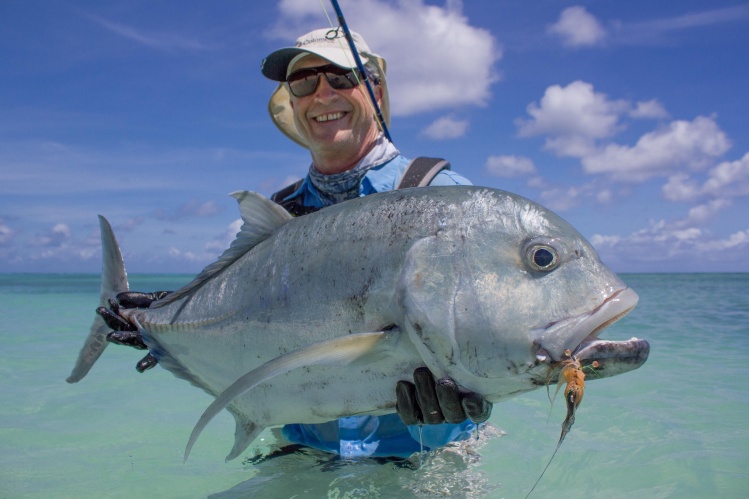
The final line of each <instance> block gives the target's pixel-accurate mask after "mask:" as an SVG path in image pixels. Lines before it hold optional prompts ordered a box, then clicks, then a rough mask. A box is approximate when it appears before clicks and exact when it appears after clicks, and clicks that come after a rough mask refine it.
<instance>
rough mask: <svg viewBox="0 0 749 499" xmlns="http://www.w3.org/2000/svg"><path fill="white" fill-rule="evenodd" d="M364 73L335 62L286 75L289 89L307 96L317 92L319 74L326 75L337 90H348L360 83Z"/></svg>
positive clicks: (297, 95) (300, 95)
mask: <svg viewBox="0 0 749 499" xmlns="http://www.w3.org/2000/svg"><path fill="white" fill-rule="evenodd" d="M357 74H358V75H359V77H360V78H363V75H362V74H361V73H360V72H359V71H358V70H356V69H349V68H342V67H340V66H336V65H335V64H328V65H326V66H319V67H316V68H303V69H300V70H298V71H294V72H293V73H291V74H290V75H289V76H287V77H286V84H287V85H288V86H289V91H290V92H291V94H292V95H294V96H295V97H307V96H308V95H312V94H313V93H315V90H316V89H317V84H318V82H319V81H320V78H319V77H318V76H319V75H325V79H326V80H328V84H330V86H331V87H333V88H334V89H336V90H348V89H351V88H354V87H355V86H357V85H358V84H359V81H360V80H359V79H358V78H357Z"/></svg>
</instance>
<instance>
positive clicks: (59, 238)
mask: <svg viewBox="0 0 749 499" xmlns="http://www.w3.org/2000/svg"><path fill="white" fill-rule="evenodd" d="M71 238H72V233H71V231H70V227H69V226H68V225H67V224H64V223H58V224H55V225H54V226H53V227H52V228H51V229H50V230H49V231H48V232H47V233H46V234H43V235H39V236H37V237H34V238H32V239H31V240H30V241H29V243H30V244H31V246H45V247H52V248H55V247H60V246H63V245H64V244H66V243H67V242H69V241H70V240H71Z"/></svg>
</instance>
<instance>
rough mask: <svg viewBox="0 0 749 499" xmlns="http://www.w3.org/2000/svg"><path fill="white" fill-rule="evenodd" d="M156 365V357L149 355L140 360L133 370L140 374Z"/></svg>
mask: <svg viewBox="0 0 749 499" xmlns="http://www.w3.org/2000/svg"><path fill="white" fill-rule="evenodd" d="M158 363H159V361H158V360H157V359H156V357H154V356H153V355H151V354H150V353H149V354H148V355H146V356H145V357H143V358H142V359H140V361H139V362H138V363H137V364H136V365H135V370H136V371H138V372H139V373H142V372H144V371H148V370H149V369H151V368H152V367H154V366H155V365H156V364H158Z"/></svg>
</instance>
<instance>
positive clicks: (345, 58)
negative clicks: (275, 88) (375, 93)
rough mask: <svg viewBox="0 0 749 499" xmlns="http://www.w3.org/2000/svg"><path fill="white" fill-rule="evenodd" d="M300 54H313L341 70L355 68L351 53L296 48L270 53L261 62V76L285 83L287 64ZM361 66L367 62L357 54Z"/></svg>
mask: <svg viewBox="0 0 749 499" xmlns="http://www.w3.org/2000/svg"><path fill="white" fill-rule="evenodd" d="M302 53H307V54H313V55H317V56H320V57H322V58H323V59H326V60H328V61H330V62H332V63H333V64H335V65H336V66H340V67H342V68H355V67H356V62H355V61H354V58H353V56H352V55H351V51H350V50H348V47H347V50H342V49H338V48H327V47H325V48H315V49H302V48H297V47H289V48H284V49H280V50H276V51H275V52H273V53H271V54H270V55H269V56H268V57H266V58H265V60H264V61H263V66H262V68H261V70H262V73H263V76H265V77H266V78H268V79H270V80H273V81H286V72H287V69H288V67H289V63H290V62H291V61H292V59H294V58H295V57H296V56H298V55H299V54H302ZM359 57H360V58H361V62H362V64H365V63H366V62H368V61H369V59H367V57H366V56H364V55H362V54H359Z"/></svg>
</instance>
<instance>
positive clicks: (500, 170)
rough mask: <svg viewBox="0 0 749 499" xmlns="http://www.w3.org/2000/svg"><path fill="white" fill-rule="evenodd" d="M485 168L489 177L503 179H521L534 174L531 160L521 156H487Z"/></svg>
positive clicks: (534, 168)
mask: <svg viewBox="0 0 749 499" xmlns="http://www.w3.org/2000/svg"><path fill="white" fill-rule="evenodd" d="M485 167H486V171H487V172H489V174H490V175H494V176H496V177H504V178H512V177H522V176H526V175H533V174H535V173H536V166H535V165H534V164H533V160H531V159H530V158H524V157H522V156H489V158H487V160H486V165H485Z"/></svg>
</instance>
